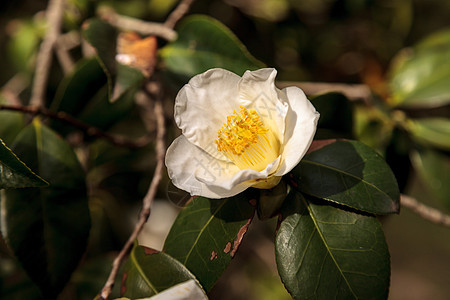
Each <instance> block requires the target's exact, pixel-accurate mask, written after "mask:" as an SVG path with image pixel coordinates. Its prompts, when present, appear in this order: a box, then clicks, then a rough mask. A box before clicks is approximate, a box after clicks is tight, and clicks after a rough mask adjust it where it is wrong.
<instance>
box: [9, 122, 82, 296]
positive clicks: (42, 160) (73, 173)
mask: <svg viewBox="0 0 450 300" xmlns="http://www.w3.org/2000/svg"><path fill="white" fill-rule="evenodd" d="M12 150H13V151H14V153H16V154H17V155H18V156H20V157H21V159H22V160H23V161H24V162H25V163H26V164H27V165H28V166H29V167H30V168H31V169H33V170H36V171H37V172H38V173H39V175H40V176H41V177H42V178H44V179H45V180H46V181H48V182H49V183H50V186H49V187H45V188H27V189H17V190H15V189H9V190H6V191H4V193H3V196H2V199H1V200H2V202H3V203H2V224H3V225H5V227H3V226H2V233H3V235H4V236H5V239H6V241H7V243H8V245H9V246H10V248H11V249H12V251H13V252H14V254H15V256H16V257H17V259H18V260H19V261H20V263H21V264H22V266H23V268H24V269H25V271H26V272H27V273H28V275H29V276H30V278H31V279H32V280H33V281H34V282H35V283H36V284H37V285H38V286H39V287H40V289H41V291H42V293H43V295H44V297H45V298H54V297H55V296H56V295H57V294H58V293H59V292H60V291H61V290H62V288H63V287H64V285H65V284H66V282H67V281H68V280H69V278H70V275H71V273H72V272H73V270H74V269H75V267H76V266H77V264H78V261H79V259H80V258H81V255H82V254H83V252H84V250H85V247H86V243H87V237H88V234H89V228H90V218H89V209H88V203H87V195H86V186H85V175H84V172H83V170H82V168H81V166H80V164H79V162H78V160H77V158H76V156H75V154H74V152H73V151H72V149H71V147H70V146H69V145H68V144H67V143H66V142H65V141H64V140H62V139H61V138H60V137H59V136H57V135H56V134H55V133H54V132H53V131H51V130H50V129H48V128H47V127H45V125H43V124H41V123H40V121H39V120H38V119H35V120H34V121H33V123H32V124H31V125H29V126H27V127H26V128H25V129H24V130H23V131H22V132H21V133H20V134H19V135H18V136H17V138H16V139H15V142H14V144H13V146H12Z"/></svg>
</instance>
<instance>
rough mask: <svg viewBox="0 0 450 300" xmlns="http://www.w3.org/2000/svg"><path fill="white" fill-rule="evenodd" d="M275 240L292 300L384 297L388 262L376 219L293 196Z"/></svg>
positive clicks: (279, 263) (385, 246)
mask: <svg viewBox="0 0 450 300" xmlns="http://www.w3.org/2000/svg"><path fill="white" fill-rule="evenodd" d="M285 203H286V204H287V205H286V207H285V210H284V212H283V217H284V220H283V221H282V222H281V225H280V228H279V230H278V232H277V236H276V239H275V254H276V261H277V267H278V272H279V274H280V277H281V280H282V281H283V283H284V285H285V286H286V288H287V290H288V291H289V292H290V294H291V295H292V296H293V297H294V299H386V298H387V295H388V290H389V277H390V260H389V252H388V248H387V245H386V241H385V238H384V235H383V231H382V229H381V226H380V224H379V222H378V221H377V219H376V218H375V217H373V216H366V215H361V214H357V213H354V212H349V211H346V210H343V209H340V208H337V207H334V206H332V205H327V203H326V202H324V201H314V200H312V199H305V198H304V197H303V196H302V195H301V194H300V193H298V192H293V193H291V194H290V195H289V196H288V198H287V199H286V201H285Z"/></svg>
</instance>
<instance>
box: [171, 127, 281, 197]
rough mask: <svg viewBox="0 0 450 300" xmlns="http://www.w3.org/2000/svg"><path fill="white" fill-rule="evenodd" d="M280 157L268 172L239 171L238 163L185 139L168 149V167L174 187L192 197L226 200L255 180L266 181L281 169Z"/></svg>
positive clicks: (179, 140) (175, 142)
mask: <svg viewBox="0 0 450 300" xmlns="http://www.w3.org/2000/svg"><path fill="white" fill-rule="evenodd" d="M280 160H281V157H279V158H278V159H276V160H275V161H274V162H272V163H270V164H269V165H268V166H267V167H266V169H265V170H263V171H261V172H258V171H255V170H250V169H247V170H240V169H239V168H238V167H236V165H235V164H233V163H230V162H226V161H222V160H218V159H215V158H214V157H212V156H211V155H209V154H208V153H207V152H205V151H203V150H202V149H200V148H199V147H197V146H195V145H194V144H192V143H190V142H189V141H188V140H187V139H186V138H185V137H184V136H182V135H181V136H179V137H178V138H176V139H175V140H174V141H173V143H172V144H171V145H170V147H169V148H168V149H167V154H166V166H167V170H168V173H169V177H170V178H171V179H172V182H173V184H174V185H175V186H176V187H178V188H180V189H182V190H185V191H187V192H189V193H190V194H191V195H193V196H204V197H208V198H213V199H217V198H225V197H231V196H234V195H236V194H238V193H240V192H242V191H244V190H245V189H247V188H249V187H250V186H252V185H253V184H255V183H256V182H254V181H251V180H254V179H263V178H267V177H268V176H269V175H271V174H273V173H274V172H275V171H276V170H277V169H278V166H279V163H280Z"/></svg>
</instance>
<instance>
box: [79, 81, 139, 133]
mask: <svg viewBox="0 0 450 300" xmlns="http://www.w3.org/2000/svg"><path fill="white" fill-rule="evenodd" d="M136 91H137V88H132V89H131V88H130V89H129V90H127V91H126V92H125V93H124V94H122V96H121V97H120V100H118V101H115V102H113V103H111V101H109V99H108V94H107V92H106V87H103V89H100V90H99V91H98V93H97V94H96V95H95V97H94V98H93V99H92V100H91V102H90V103H89V105H88V106H86V107H85V109H84V110H83V111H82V112H81V113H80V114H79V115H78V116H77V118H78V119H79V120H81V121H83V122H85V123H87V124H90V125H92V126H95V127H98V128H100V129H103V130H107V129H108V128H110V127H111V126H112V125H114V124H115V123H117V122H118V121H120V120H122V119H124V117H126V116H127V114H129V113H130V111H131V110H132V109H133V107H134V95H135V93H136Z"/></svg>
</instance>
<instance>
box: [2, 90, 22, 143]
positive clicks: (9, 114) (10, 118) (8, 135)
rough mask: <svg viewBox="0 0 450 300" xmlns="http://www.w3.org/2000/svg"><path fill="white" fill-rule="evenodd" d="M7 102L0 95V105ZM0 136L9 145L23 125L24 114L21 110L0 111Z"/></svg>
mask: <svg viewBox="0 0 450 300" xmlns="http://www.w3.org/2000/svg"><path fill="white" fill-rule="evenodd" d="M1 104H8V102H7V101H6V100H4V99H3V98H2V96H1V95H0V105H1ZM0 120H1V126H0V138H1V139H3V141H4V142H5V143H6V144H7V145H10V144H11V143H12V142H13V140H14V138H15V137H16V136H17V134H18V133H19V132H20V131H21V130H22V128H23V127H25V116H24V114H23V113H21V112H17V111H6V110H3V111H0Z"/></svg>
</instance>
